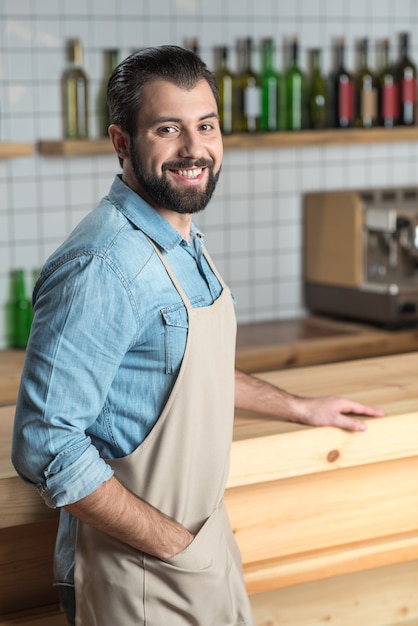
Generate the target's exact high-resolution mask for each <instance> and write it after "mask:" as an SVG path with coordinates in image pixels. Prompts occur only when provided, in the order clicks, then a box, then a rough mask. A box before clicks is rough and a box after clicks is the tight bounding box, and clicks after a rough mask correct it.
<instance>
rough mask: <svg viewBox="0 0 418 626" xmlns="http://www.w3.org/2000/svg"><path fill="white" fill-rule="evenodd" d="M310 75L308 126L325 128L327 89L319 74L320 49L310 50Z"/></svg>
mask: <svg viewBox="0 0 418 626" xmlns="http://www.w3.org/2000/svg"><path fill="white" fill-rule="evenodd" d="M310 56H311V76H310V83H309V98H308V104H309V126H310V128H318V129H319V128H325V127H326V125H327V89H326V84H325V81H324V79H323V77H322V74H321V51H320V50H318V49H314V50H311V53H310Z"/></svg>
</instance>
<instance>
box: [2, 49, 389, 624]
mask: <svg viewBox="0 0 418 626" xmlns="http://www.w3.org/2000/svg"><path fill="white" fill-rule="evenodd" d="M217 98H218V94H217V89H216V83H215V81H214V78H213V76H212V74H211V72H210V71H209V70H208V69H207V67H206V66H205V64H204V63H203V62H202V61H201V60H200V58H199V57H198V56H196V55H195V54H194V53H193V52H191V51H189V50H184V49H182V48H178V47H175V46H162V47H160V48H150V49H145V50H143V51H141V52H138V53H136V54H134V55H132V56H130V57H128V58H127V59H125V61H123V62H122V63H121V64H120V65H119V66H118V67H117V68H116V70H115V71H114V73H113V75H112V77H111V79H110V81H109V87H108V100H109V105H110V111H111V115H112V120H113V124H112V125H111V126H110V128H109V134H110V137H111V140H112V142H113V146H114V148H115V152H116V154H117V155H118V157H119V162H120V164H121V166H122V174H121V175H118V176H116V177H115V180H114V182H113V184H112V186H111V189H110V191H109V194H108V196H106V197H105V198H103V199H102V201H101V202H100V203H99V205H98V206H97V207H96V209H94V210H93V211H92V212H91V213H90V214H89V215H88V216H87V217H86V218H85V219H84V220H83V221H82V222H81V223H80V224H79V225H78V226H77V228H76V229H75V230H74V231H73V233H71V235H70V236H69V237H68V239H67V240H66V241H65V242H64V243H63V244H62V245H61V246H60V248H58V250H57V251H56V252H55V253H54V254H53V255H52V256H51V257H50V258H49V259H48V261H47V262H46V263H45V266H44V268H43V270H42V273H41V276H40V278H39V280H38V282H37V285H36V287H35V292H34V309H35V315H34V321H33V325H32V332H31V336H30V339H29V343H28V347H27V352H26V359H25V366H24V370H23V374H22V381H21V388H20V392H19V398H18V402H17V407H16V417H15V427H14V439H13V450H12V459H13V463H14V465H15V467H16V469H17V471H18V472H19V474H20V475H21V476H22V477H23V478H24V479H25V480H26V481H27V482H29V483H31V484H33V485H35V486H36V488H37V489H38V491H39V493H40V494H41V496H42V497H43V498H44V500H45V502H46V504H47V505H48V506H51V507H60V508H61V515H60V524H59V531H58V537H57V543H56V551H55V579H56V583H57V585H58V587H59V590H60V597H61V602H62V606H63V608H64V610H65V612H66V614H67V617H68V622H69V624H71V625H74V624H77V626H142V625H144V626H145V625H147V626H192V625H194V626H238V625H240V626H245V625H246V626H253V625H254V621H253V617H252V613H251V608H250V603H249V600H248V597H247V594H246V591H245V586H244V581H243V575H242V571H241V569H242V568H241V560H240V555H239V551H238V548H237V545H236V543H235V539H234V536H233V533H232V530H231V528H230V525H229V522H228V518H227V515H226V511H225V507H224V504H223V494H224V489H225V485H226V481H227V476H228V467H229V454H230V446H231V438H232V424H233V415H234V404H235V406H238V407H240V408H244V409H250V410H255V409H256V410H258V411H262V412H265V413H269V414H271V415H273V416H277V417H278V418H282V419H288V420H293V421H298V422H301V423H307V424H312V425H335V426H339V427H342V428H347V429H351V430H363V429H364V428H365V425H364V423H363V421H362V420H360V419H358V418H355V417H353V416H351V415H348V414H350V413H360V414H363V415H380V414H381V413H380V411H378V410H376V409H373V408H371V407H366V406H363V405H361V404H358V403H356V402H352V401H349V400H345V399H343V398H333V397H330V398H297V397H294V396H292V395H291V394H288V393H286V392H285V391H283V390H281V389H278V388H276V387H272V386H270V385H268V384H266V383H263V382H261V381H259V380H257V379H254V378H252V377H250V376H246V375H244V374H243V373H240V372H237V371H235V369H234V360H235V332H236V321H235V314H234V305H233V299H232V296H231V293H230V291H229V289H228V287H227V286H226V285H225V284H224V282H223V280H222V278H221V276H220V275H219V274H218V272H217V270H216V268H215V267H214V265H213V263H212V261H211V259H210V257H209V255H208V253H207V251H206V248H205V245H204V238H203V235H202V233H201V232H200V231H199V230H198V229H197V228H196V226H195V225H194V224H193V221H192V219H193V214H194V213H196V212H198V211H202V210H203V209H204V208H205V207H206V205H207V203H208V202H209V200H210V198H211V196H212V193H213V191H214V189H215V187H216V181H217V179H218V177H219V173H220V169H221V162H222V138H221V133H220V129H219V122H218V115H217V111H218V107H217Z"/></svg>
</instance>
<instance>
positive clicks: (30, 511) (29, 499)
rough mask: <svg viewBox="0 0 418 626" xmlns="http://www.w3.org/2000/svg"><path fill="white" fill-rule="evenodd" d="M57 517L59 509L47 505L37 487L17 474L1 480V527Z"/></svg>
mask: <svg viewBox="0 0 418 626" xmlns="http://www.w3.org/2000/svg"><path fill="white" fill-rule="evenodd" d="M56 517H58V510H57V509H50V508H49V507H47V506H46V504H45V503H44V501H43V500H42V498H41V496H40V495H39V494H38V492H37V491H36V490H35V488H34V487H31V486H30V485H27V484H26V483H24V482H23V480H22V479H21V478H19V477H18V476H17V475H15V476H14V477H13V478H3V479H2V480H0V528H9V527H11V526H21V525H23V524H31V523H34V522H38V521H42V520H47V519H50V518H56Z"/></svg>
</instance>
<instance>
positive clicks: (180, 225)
mask: <svg viewBox="0 0 418 626" xmlns="http://www.w3.org/2000/svg"><path fill="white" fill-rule="evenodd" d="M154 208H155V210H156V211H157V213H159V214H160V215H161V216H162V217H163V218H164V219H165V220H167V222H168V223H169V224H171V226H172V227H173V228H175V229H176V230H177V231H178V232H179V233H180V235H181V236H182V237H183V238H184V239H185V240H186V241H189V239H190V228H191V226H192V216H191V215H190V214H189V213H176V212H175V211H170V210H169V209H163V208H160V207H154Z"/></svg>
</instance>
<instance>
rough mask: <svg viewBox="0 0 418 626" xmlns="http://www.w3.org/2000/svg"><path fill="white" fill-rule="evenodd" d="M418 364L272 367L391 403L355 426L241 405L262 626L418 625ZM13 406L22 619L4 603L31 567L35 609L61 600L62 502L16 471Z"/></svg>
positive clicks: (5, 529) (246, 515)
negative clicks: (56, 559)
mask: <svg viewBox="0 0 418 626" xmlns="http://www.w3.org/2000/svg"><path fill="white" fill-rule="evenodd" d="M417 370H418V353H411V354H404V355H394V356H388V357H381V358H370V359H364V360H358V361H351V362H345V363H337V364H332V365H320V366H314V367H306V368H303V369H289V370H281V371H275V372H265V373H263V374H260V376H261V377H262V378H264V379H266V380H269V381H270V382H273V383H274V384H278V385H280V386H281V387H284V388H286V389H288V390H289V391H292V392H295V393H298V394H302V395H322V394H329V393H333V394H339V395H344V396H346V397H350V398H353V399H357V400H359V401H363V402H367V403H371V404H375V405H378V406H382V407H383V408H384V409H385V412H386V415H385V417H383V418H375V419H368V420H367V421H368V430H367V432H365V433H349V432H345V431H342V430H339V429H334V428H310V427H305V426H300V425H297V424H290V423H285V422H280V421H277V420H273V419H269V418H266V417H261V416H259V415H256V414H247V413H243V412H237V414H236V420H235V429H234V441H233V445H232V455H231V470H230V476H229V481H228V487H227V490H226V494H225V501H226V505H227V508H228V512H229V516H230V519H231V524H232V527H233V530H234V533H235V535H236V538H237V541H238V544H239V546H240V549H241V553H242V557H243V564H244V574H245V581H246V585H247V588H248V591H249V593H250V595H251V601H252V604H253V607H254V613H255V615H256V621H257V625H258V626H279V625H280V626H281V625H282V624H286V626H311V625H313V624H320V623H328V622H329V623H331V624H332V623H334V624H338V625H339V626H353V625H354V624H356V625H357V624H364V625H367V626H388V625H391V626H395V625H397V624H406V623H407V624H409V626H411V625H412V624H417V623H418V594H417V593H416V588H417V585H418V490H417V488H416V482H417V481H416V476H417V475H418V376H417ZM12 416H13V410H12V407H10V408H7V407H3V408H2V409H1V410H0V424H1V425H2V431H1V433H0V434H1V441H2V448H1V450H0V452H1V457H0V479H1V480H0V520H1V524H0V526H1V528H0V539H1V541H0V545H1V546H2V548H1V549H0V589H2V591H3V589H6V590H7V594H5V597H4V598H3V597H2V598H1V603H0V624H12V623H14V622H12V621H3V622H2V618H1V613H2V612H3V613H5V612H6V609H7V610H8V611H11V610H13V602H18V605H19V606H20V607H21V608H22V593H21V589H22V582H23V583H25V584H23V587H24V588H25V589H26V588H28V587H30V585H29V584H28V583H29V582H30V581H31V577H32V578H33V579H35V580H36V585H35V586H36V592H37V593H36V598H31V599H30V602H32V603H33V602H38V604H32V605H31V606H33V607H35V606H38V607H39V597H41V598H42V602H43V603H44V604H47V603H48V602H50V601H52V600H51V598H52V599H53V590H51V588H50V584H51V582H50V577H51V574H50V562H51V559H52V544H53V535H54V533H55V525H56V512H54V511H50V510H49V509H47V508H46V507H44V506H43V505H42V503H41V502H40V499H39V497H38V495H37V494H36V493H35V492H34V491H32V490H30V489H29V488H28V487H27V486H26V485H25V484H24V483H23V482H22V481H20V479H18V478H17V477H16V475H15V473H14V470H13V468H12V466H11V464H10V461H9V453H8V446H9V443H8V439H10V432H11V421H12ZM32 529H35V530H36V534H35V535H34V536H35V537H36V541H33V539H32V534H31V533H32ZM25 537H29V540H28V539H26V541H24V538H25ZM17 541H20V542H22V545H23V548H21V546H20V545H18V544H16V542H17ZM40 545H41V546H43V549H42V550H41V554H40V550H39V546H40ZM16 563H18V567H16ZM6 583H7V584H6ZM48 594H49V595H48ZM2 596H3V594H2ZM28 602H29V601H28ZM29 606H30V604H29ZM29 606H27V607H26V608H29ZM57 619H62V618H57ZM16 623H18V622H16ZM26 623H27V624H28V626H29V624H32V623H33V624H37V623H38V622H35V621H34V622H25V625H26ZM61 623H62V622H61V621H57V622H55V623H53V622H51V626H55V624H56V625H57V626H58V624H61ZM48 624H49V622H48Z"/></svg>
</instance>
